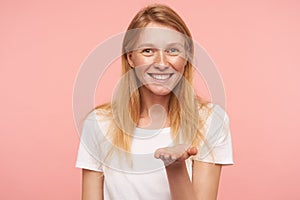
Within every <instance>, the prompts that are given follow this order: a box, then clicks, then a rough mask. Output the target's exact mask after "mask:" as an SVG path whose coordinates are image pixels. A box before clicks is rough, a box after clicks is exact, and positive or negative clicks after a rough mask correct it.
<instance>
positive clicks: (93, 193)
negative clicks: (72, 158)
mask: <svg viewBox="0 0 300 200" xmlns="http://www.w3.org/2000/svg"><path fill="white" fill-rule="evenodd" d="M103 181H104V176H103V173H102V172H96V171H91V170H87V169H82V200H103Z"/></svg>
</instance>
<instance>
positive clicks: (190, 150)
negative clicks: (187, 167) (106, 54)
mask: <svg viewBox="0 0 300 200" xmlns="http://www.w3.org/2000/svg"><path fill="white" fill-rule="evenodd" d="M187 153H188V154H189V156H194V155H196V154H197V153H198V149H197V148H196V147H190V148H188V150H187Z"/></svg>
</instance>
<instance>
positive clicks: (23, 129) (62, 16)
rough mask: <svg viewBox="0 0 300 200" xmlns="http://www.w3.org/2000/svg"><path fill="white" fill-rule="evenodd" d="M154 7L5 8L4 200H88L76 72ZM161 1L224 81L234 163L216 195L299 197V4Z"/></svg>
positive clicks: (1, 39) (0, 191)
mask: <svg viewBox="0 0 300 200" xmlns="http://www.w3.org/2000/svg"><path fill="white" fill-rule="evenodd" d="M150 2H152V1H142V0H127V1H121V0H119V1H116V0H109V1H105V2H100V1H81V2H79V1H70V0H59V1H58V0H54V1H33V0H28V1H21V0H19V1H8V0H5V1H1V2H0V56H1V59H0V89H1V104H0V106H1V109H0V110H1V112H0V119H1V126H0V134H1V135H0V157H1V161H0V162H1V166H0V168H1V170H0V199H43V200H53V199H56V200H58V199H61V200H66V199H80V192H81V171H80V169H76V168H75V167H74V165H75V159H76V155H77V146H78V143H79V137H78V134H77V131H76V126H75V124H74V122H73V113H72V91H73V84H74V82H75V78H76V74H77V72H78V70H79V68H80V64H81V63H82V62H83V60H84V59H85V58H86V57H87V55H88V54H89V52H90V51H91V50H92V49H93V48H94V47H95V46H96V45H97V44H99V43H100V42H102V41H104V40H105V39H107V38H108V37H110V36H112V35H114V34H116V33H119V32H121V31H124V30H125V29H126V27H127V25H128V23H129V21H130V20H131V18H132V17H133V16H134V14H135V13H136V12H137V11H138V10H139V9H140V8H141V7H143V6H144V5H147V4H148V3H150ZM156 2H158V1H156ZM163 2H165V3H166V4H168V5H170V6H172V7H173V8H174V9H175V10H176V11H177V12H178V13H179V14H180V15H181V16H182V18H183V19H184V20H185V21H186V23H187V24H188V26H189V27H190V30H191V32H192V33H193V36H194V39H195V40H196V41H198V42H199V43H200V44H202V45H203V47H204V48H205V49H206V50H207V51H208V53H209V54H210V56H211V57H212V58H213V60H214V62H215V63H216V65H217V66H218V69H219V71H220V73H221V75H222V77H223V81H224V86H225V89H226V96H227V107H226V110H227V111H228V113H229V116H230V119H231V131H232V137H233V144H234V158H235V165H234V166H231V167H224V169H223V173H222V179H221V183H220V192H219V199H220V200H232V199H234V200H235V199H236V200H240V199H243V200H252V199H263V200H268V199H272V200H274V199H289V200H293V199H300V193H299V183H298V180H299V178H300V173H299V167H300V166H299V160H298V159H299V150H300V145H299V140H300V136H299V133H298V125H299V124H300V121H299V116H298V113H300V103H299V102H300V94H299V89H298V86H299V85H300V78H299V77H298V76H299V73H300V70H299V67H300V65H299V64H300V60H299V52H300V37H299V36H300V26H299V22H300V21H299V20H300V12H299V9H300V3H299V1H296V0H288V1H283V0H282V1H280V0H275V1H274V0H272V1H271V0H264V1H258V0H252V1H238V0H228V1H197V2H196V1H187V0H185V1H179V0H173V1H163ZM116 70H118V69H116ZM103 89H104V90H106V91H107V92H108V93H107V94H109V90H110V89H109V87H104V88H103ZM107 97H108V96H103V97H102V96H101V98H103V99H105V98H107ZM101 98H99V99H98V100H97V101H101ZM297 183H298V184H297Z"/></svg>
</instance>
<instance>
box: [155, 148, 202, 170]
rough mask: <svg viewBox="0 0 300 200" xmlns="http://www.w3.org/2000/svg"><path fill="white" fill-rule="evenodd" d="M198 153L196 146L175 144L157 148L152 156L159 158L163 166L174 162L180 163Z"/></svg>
mask: <svg viewBox="0 0 300 200" xmlns="http://www.w3.org/2000/svg"><path fill="white" fill-rule="evenodd" d="M197 153H198V150H197V148H196V147H190V146H189V145H187V144H177V145H175V146H173V147H165V148H159V149H157V150H156V151H155V153H154V157H155V158H157V159H161V160H162V161H163V162H164V164H165V166H168V165H170V164H175V163H182V162H183V161H185V160H186V159H188V158H189V157H190V156H194V155H196V154H197Z"/></svg>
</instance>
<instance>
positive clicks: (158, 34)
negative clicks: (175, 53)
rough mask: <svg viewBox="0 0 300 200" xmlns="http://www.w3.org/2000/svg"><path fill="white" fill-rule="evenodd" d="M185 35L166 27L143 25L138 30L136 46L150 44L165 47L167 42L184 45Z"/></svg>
mask: <svg viewBox="0 0 300 200" xmlns="http://www.w3.org/2000/svg"><path fill="white" fill-rule="evenodd" d="M184 41H185V36H184V35H183V34H182V33H179V32H178V31H175V30H174V29H171V28H168V27H153V26H150V27H148V26H147V27H145V28H142V29H141V30H140V32H139V37H138V40H137V44H136V45H137V46H141V45H144V44H151V45H154V46H156V47H162V48H163V47H165V46H167V45H169V44H181V45H184Z"/></svg>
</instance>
